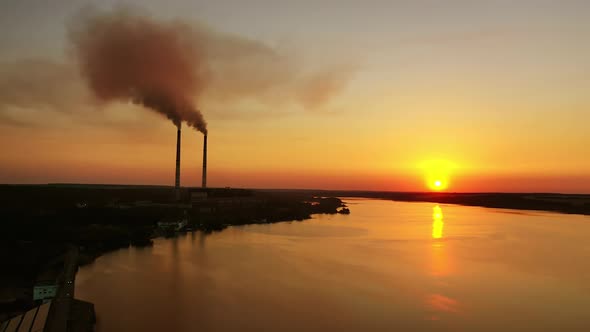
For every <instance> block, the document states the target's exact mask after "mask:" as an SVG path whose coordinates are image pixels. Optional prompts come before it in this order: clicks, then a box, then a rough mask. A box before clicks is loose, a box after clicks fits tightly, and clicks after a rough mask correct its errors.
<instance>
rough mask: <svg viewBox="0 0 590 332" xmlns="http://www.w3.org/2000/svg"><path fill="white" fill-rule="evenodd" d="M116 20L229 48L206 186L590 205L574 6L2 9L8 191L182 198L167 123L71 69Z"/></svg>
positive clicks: (191, 139)
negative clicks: (174, 192)
mask: <svg viewBox="0 0 590 332" xmlns="http://www.w3.org/2000/svg"><path fill="white" fill-rule="evenodd" d="M122 7H124V8H126V10H130V11H132V12H133V13H136V14H137V15H140V16H142V17H147V18H148V19H149V20H153V21H155V22H164V23H163V24H171V22H172V23H174V22H181V23H183V24H185V25H187V26H189V27H190V29H193V30H196V31H207V33H208V34H210V35H211V36H215V37H214V38H216V39H215V40H216V41H223V42H219V43H221V44H220V45H222V46H223V47H225V48H223V49H222V50H221V51H220V52H221V53H215V52H213V51H211V52H209V49H207V52H209V53H210V54H213V55H209V58H208V59H209V61H210V62H211V63H212V64H211V68H212V69H211V71H210V73H211V75H210V76H211V79H210V80H209V81H208V83H207V86H206V87H205V88H204V89H203V92H202V93H200V94H199V95H198V96H196V95H195V96H194V98H195V99H194V100H195V103H197V106H198V108H199V109H200V110H201V111H202V113H203V115H204V117H205V119H206V121H207V122H208V130H209V136H208V141H209V146H208V152H209V154H208V159H209V164H208V169H209V173H208V182H209V185H211V186H231V187H248V188H318V189H359V190H388V191H423V190H430V189H437V188H433V183H434V181H435V180H438V179H439V178H440V179H441V180H442V181H443V182H444V183H443V184H444V187H445V188H444V189H445V190H447V191H456V192H498V191H505V192H563V193H590V129H589V128H588V126H589V123H590V93H588V91H590V60H589V59H590V43H588V42H587V41H588V40H590V2H588V1H567V0H565V1H545V0H521V1H516V2H515V1H502V0H495V1H494V0H492V1H452V0H449V1H393V0H392V1H376V0H374V1H360V0H359V1H346V0H342V1H329V0H324V1H304V0H301V1H281V0H257V1H253V0H249V1H237V0H236V1H229V0H217V1H189V0H186V1H166V2H162V1H156V0H144V1H126V2H118V1H74V0H54V1H50V2H49V1H46V2H44V1H33V0H18V1H17V0H4V1H2V3H1V4H0V140H1V141H2V144H1V145H0V183H23V184H24V183H55V182H59V183H113V184H114V183H117V184H160V185H172V184H173V182H174V163H175V153H176V147H175V140H176V128H175V127H174V125H173V124H172V123H171V122H170V121H168V120H167V119H166V118H165V117H162V116H161V115H159V114H156V113H155V112H153V111H150V110H147V109H145V108H144V107H142V106H138V105H134V104H133V103H131V102H130V101H124V100H118V101H109V102H100V103H97V102H96V101H95V100H94V99H93V94H92V91H91V90H90V89H89V88H88V86H87V84H86V83H85V81H84V78H83V77H81V76H82V74H81V73H80V69H79V66H78V65H77V61H76V56H75V50H74V47H73V46H72V42H71V38H70V37H69V36H70V35H71V34H69V32H71V27H72V26H75V24H76V22H79V21H80V17H83V13H84V12H85V11H88V10H93V11H98V12H107V13H108V12H112V11H117V10H120V8H122ZM89 8H90V9H89ZM191 31H192V30H191ZM214 45H217V44H214ZM207 47H209V46H207ZM220 47H221V46H220ZM244 49H246V50H247V51H244ZM223 52H225V53H223ZM209 53H208V54H209ZM182 144H183V146H182V149H183V150H182V158H181V159H182V170H181V182H182V185H184V186H197V185H199V183H200V177H201V158H202V134H200V133H199V132H197V131H195V130H192V129H190V128H188V127H184V128H183V132H182ZM433 174H434V175H433ZM435 178H436V179H435Z"/></svg>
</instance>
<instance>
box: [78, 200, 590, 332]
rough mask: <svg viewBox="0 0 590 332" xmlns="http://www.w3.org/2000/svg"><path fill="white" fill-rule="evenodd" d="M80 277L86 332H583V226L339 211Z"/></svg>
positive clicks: (387, 209)
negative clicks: (92, 313) (88, 311)
mask: <svg viewBox="0 0 590 332" xmlns="http://www.w3.org/2000/svg"><path fill="white" fill-rule="evenodd" d="M345 201H346V202H347V203H348V205H349V207H350V210H351V214H350V215H315V216H314V217H313V219H311V220H306V221H302V222H297V221H294V222H284V223H276V224H268V225H267V224H265V225H249V226H239V227H230V228H228V229H225V230H224V231H222V232H218V233H213V234H209V235H204V234H201V233H199V232H195V233H188V234H186V235H181V236H179V237H177V238H172V239H163V238H161V239H156V240H155V243H154V246H153V247H149V248H129V249H123V250H118V251H115V252H112V253H109V254H106V255H103V256H101V257H99V258H98V259H97V260H96V261H95V262H94V263H92V264H91V265H88V266H85V267H82V268H80V270H79V272H78V275H77V279H76V280H77V281H76V297H78V298H80V299H83V300H87V301H91V302H93V303H94V304H95V309H96V312H97V319H98V322H97V326H96V328H97V331H99V332H106V331H109V332H110V331H147V332H150V331H590V314H589V313H590V217H588V216H578V215H564V214H556V213H545V212H536V211H532V212H525V211H516V210H496V209H487V208H478V207H465V206H457V205H437V204H433V203H402V202H392V201H384V200H369V199H345Z"/></svg>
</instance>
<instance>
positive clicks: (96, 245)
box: [0, 185, 345, 319]
mask: <svg viewBox="0 0 590 332" xmlns="http://www.w3.org/2000/svg"><path fill="white" fill-rule="evenodd" d="M195 192H196V194H193V193H191V192H190V191H188V190H187V189H184V192H183V193H182V196H181V199H180V200H177V199H176V198H175V195H174V192H173V191H172V190H171V189H170V188H167V187H125V186H123V187H112V186H98V187H96V186H61V185H57V186H0V199H1V202H2V204H1V205H0V220H2V227H3V231H2V232H1V233H0V259H1V260H2V262H3V270H4V271H6V272H3V274H2V276H1V277H0V295H2V298H0V319H3V318H6V317H8V316H12V315H14V314H17V313H20V312H23V311H26V310H28V309H30V308H31V307H33V306H34V305H36V304H38V301H34V299H33V294H32V293H33V292H32V289H33V286H34V285H35V284H36V283H37V282H38V281H39V280H38V279H39V276H40V275H43V274H44V273H45V272H46V271H47V270H49V269H54V268H55V261H56V260H59V257H60V256H61V255H62V254H63V253H64V252H65V251H66V249H67V247H68V246H69V245H73V246H76V247H78V248H79V249H80V255H79V264H80V265H84V264H89V263H91V262H93V261H94V260H95V259H96V258H97V257H99V256H100V255H102V254H104V253H106V252H110V251H113V250H116V249H120V248H126V247H129V246H149V245H151V243H152V239H154V238H155V237H158V236H174V235H175V234H176V233H177V232H185V231H188V230H191V231H202V232H205V233H210V232H216V231H221V230H223V229H224V228H226V227H228V226H235V225H245V224H257V223H258V224H260V223H275V222H281V221H292V220H305V219H309V218H311V215H312V214H317V213H338V212H339V211H344V210H343V209H344V208H345V206H344V204H343V203H342V201H341V200H340V199H338V198H330V197H313V196H309V195H307V194H303V195H302V194H299V193H297V194H280V193H278V194H277V193H272V194H269V193H262V192H254V191H249V190H240V189H237V190H233V189H227V188H224V189H207V190H197V191H195ZM181 222H182V225H183V227H181V228H180V229H178V230H176V231H172V232H170V230H167V229H163V228H162V227H161V224H162V223H164V224H172V225H174V224H175V223H181ZM52 261H53V263H52V264H50V262H52Z"/></svg>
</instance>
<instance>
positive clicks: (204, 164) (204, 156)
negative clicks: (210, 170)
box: [201, 134, 207, 188]
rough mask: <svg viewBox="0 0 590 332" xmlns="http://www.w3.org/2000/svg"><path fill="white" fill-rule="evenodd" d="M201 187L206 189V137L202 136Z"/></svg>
mask: <svg viewBox="0 0 590 332" xmlns="http://www.w3.org/2000/svg"><path fill="white" fill-rule="evenodd" d="M202 177H203V179H202V181H203V182H202V184H201V187H203V188H207V135H206V134H205V135H204V136H203V174H202Z"/></svg>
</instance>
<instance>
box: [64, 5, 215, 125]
mask: <svg viewBox="0 0 590 332" xmlns="http://www.w3.org/2000/svg"><path fill="white" fill-rule="evenodd" d="M185 32H186V31H185V27H183V26H182V25H179V24H173V23H160V22H155V21H153V20H150V19H149V18H148V17H144V16H140V15H135V14H132V13H130V12H129V11H124V10H121V11H115V12H110V13H86V14H85V15H81V16H80V17H77V18H76V20H75V21H73V24H72V25H71V26H70V39H71V41H72V45H73V51H74V54H75V55H76V58H77V60H78V63H79V66H80V69H81V73H82V75H83V77H84V79H85V80H86V82H87V85H88V86H89V88H90V89H91V91H92V92H93V93H94V95H95V96H96V97H97V98H98V99H99V100H101V101H105V102H107V101H116V100H120V101H127V100H131V101H133V102H134V103H138V104H141V105H143V106H145V107H147V108H149V109H152V110H155V111H156V112H158V113H160V114H162V115H164V116H166V117H167V118H168V119H170V120H172V122H173V123H174V124H175V125H176V126H177V127H180V124H181V122H182V121H184V122H186V123H187V124H188V125H190V126H192V127H194V128H196V129H197V130H199V131H200V132H202V133H204V134H206V133H207V124H206V122H205V120H204V119H203V115H202V114H201V112H199V110H198V109H197V108H196V106H195V104H194V101H193V99H192V98H194V97H196V96H198V95H199V94H200V92H201V91H202V90H203V88H204V79H203V77H204V75H203V73H205V68H206V66H205V61H204V60H203V58H202V52H201V50H200V49H199V47H198V46H199V45H198V44H197V43H195V42H194V40H193V39H191V37H190V34H186V33H185Z"/></svg>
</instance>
